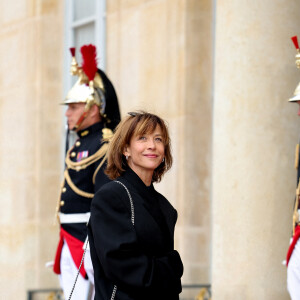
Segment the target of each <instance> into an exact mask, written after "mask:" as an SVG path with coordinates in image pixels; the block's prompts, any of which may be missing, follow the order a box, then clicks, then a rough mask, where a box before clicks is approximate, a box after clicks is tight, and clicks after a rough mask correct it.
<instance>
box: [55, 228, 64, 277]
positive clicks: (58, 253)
mask: <svg viewBox="0 0 300 300" xmlns="http://www.w3.org/2000/svg"><path fill="white" fill-rule="evenodd" d="M63 244H64V239H63V237H62V234H61V232H60V237H59V242H58V246H57V250H56V254H55V259H54V265H53V271H54V273H56V274H60V256H61V250H62V247H63Z"/></svg>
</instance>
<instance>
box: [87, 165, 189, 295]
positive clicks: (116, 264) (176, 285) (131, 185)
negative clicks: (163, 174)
mask: <svg viewBox="0 0 300 300" xmlns="http://www.w3.org/2000/svg"><path fill="white" fill-rule="evenodd" d="M117 180H118V181H120V182H122V183H123V184H124V185H125V186H126V187H127V188H128V190H129V192H130V194H131V197H132V200H133V204H134V225H133V224H132V222H131V215H132V213H131V206H130V200H129V197H128V194H127V192H126V190H125V188H124V187H123V186H122V185H120V184H118V183H116V182H110V183H108V184H105V185H104V186H103V187H102V188H101V189H100V190H99V191H98V192H97V193H96V195H95V197H94V199H93V201H92V207H91V218H90V223H89V227H88V235H89V242H90V249H91V256H92V262H93V266H94V273H95V289H96V296H95V299H96V300H102V299H103V300H107V299H111V295H112V291H113V288H114V285H116V286H117V292H116V295H115V299H116V300H150V299H151V300H160V299H164V300H178V299H179V293H180V292H181V289H182V288H181V280H180V278H181V276H182V274H183V265H182V261H181V258H180V256H179V254H178V252H177V251H176V250H174V228H175V223H176V220H177V212H176V210H175V209H174V208H173V206H172V205H171V204H170V203H169V202H168V200H167V199H166V198H165V197H163V196H162V195H161V194H159V193H158V192H157V191H155V189H154V187H153V185H151V186H150V187H147V186H146V185H145V184H144V183H143V181H142V180H141V179H140V178H139V177H138V176H137V174H135V173H134V172H133V171H132V170H131V169H130V168H128V169H127V170H126V172H125V173H124V175H123V176H121V177H120V178H118V179H117Z"/></svg>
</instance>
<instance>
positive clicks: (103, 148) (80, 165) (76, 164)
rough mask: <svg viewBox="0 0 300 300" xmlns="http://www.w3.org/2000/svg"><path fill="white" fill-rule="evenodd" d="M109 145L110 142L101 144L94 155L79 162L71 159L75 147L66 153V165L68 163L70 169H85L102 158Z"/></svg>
mask: <svg viewBox="0 0 300 300" xmlns="http://www.w3.org/2000/svg"><path fill="white" fill-rule="evenodd" d="M107 147H108V144H107V143H105V144H103V145H102V146H101V148H100V149H99V150H98V151H97V152H96V153H94V154H93V155H91V156H89V157H87V158H85V159H83V160H81V161H79V162H73V161H72V160H71V159H70V155H69V154H70V152H71V151H72V150H73V148H71V149H70V150H69V151H68V153H67V155H66V165H67V168H68V169H73V170H76V171H80V170H83V169H85V168H87V167H88V166H89V165H91V164H93V163H94V162H96V161H97V160H98V159H100V158H101V157H103V156H104V155H105V154H106V151H107Z"/></svg>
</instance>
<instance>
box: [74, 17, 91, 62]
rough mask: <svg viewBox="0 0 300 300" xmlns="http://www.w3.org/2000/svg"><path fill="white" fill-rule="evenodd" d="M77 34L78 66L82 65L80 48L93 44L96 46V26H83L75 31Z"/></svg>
mask: <svg viewBox="0 0 300 300" xmlns="http://www.w3.org/2000/svg"><path fill="white" fill-rule="evenodd" d="M74 32H75V47H76V58H77V61H78V64H79V65H81V64H82V59H81V53H80V48H81V47H82V46H83V45H88V44H93V45H95V24H94V23H92V24H89V25H85V26H81V27H79V28H77V29H75V30H74Z"/></svg>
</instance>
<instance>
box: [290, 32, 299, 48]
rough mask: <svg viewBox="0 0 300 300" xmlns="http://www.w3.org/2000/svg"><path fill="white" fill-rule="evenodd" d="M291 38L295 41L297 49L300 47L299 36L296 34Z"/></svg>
mask: <svg viewBox="0 0 300 300" xmlns="http://www.w3.org/2000/svg"><path fill="white" fill-rule="evenodd" d="M291 40H292V41H293V43H294V45H295V47H296V49H299V45H298V39H297V36H296V35H295V36H293V37H291Z"/></svg>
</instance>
